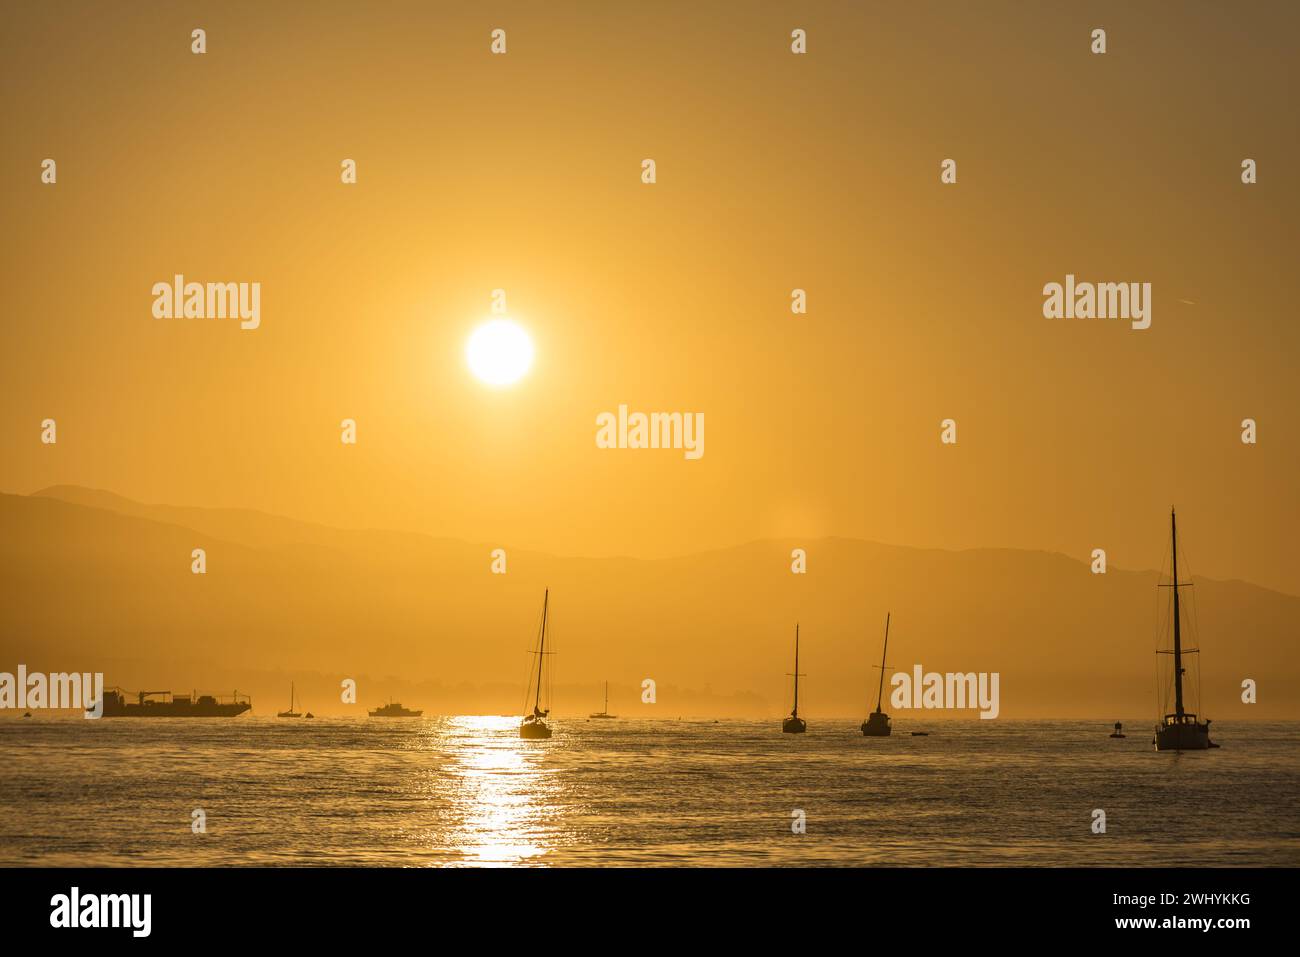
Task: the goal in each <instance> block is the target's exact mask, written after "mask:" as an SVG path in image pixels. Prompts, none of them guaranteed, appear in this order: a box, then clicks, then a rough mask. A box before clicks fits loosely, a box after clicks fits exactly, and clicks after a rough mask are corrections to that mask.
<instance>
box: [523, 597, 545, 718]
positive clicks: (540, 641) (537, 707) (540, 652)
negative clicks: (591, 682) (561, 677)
mask: <svg viewBox="0 0 1300 957" xmlns="http://www.w3.org/2000/svg"><path fill="white" fill-rule="evenodd" d="M550 603H551V590H550V589H549V588H548V589H546V591H545V592H544V593H543V594H542V624H541V628H540V629H539V630H538V633H537V650H536V651H535V652H533V654H535V655H536V656H537V690H536V693H535V694H534V695H533V713H532V714H529V715H525V716H524V720H523V721H521V722H520V723H519V737H521V738H528V739H530V740H537V741H540V740H543V739H545V738H549V737H550V736H551V728H550V726H549V725H548V724H547V723H546V716H547V715H549V714H550V713H551V709H550V708H547V709H546V710H542V679H543V676H544V674H545V670H546V613H547V610H548V609H549V608H550ZM528 680H529V685H528V690H529V691H532V690H533V687H532V675H531V674H530V675H529V676H528ZM525 694H526V692H525Z"/></svg>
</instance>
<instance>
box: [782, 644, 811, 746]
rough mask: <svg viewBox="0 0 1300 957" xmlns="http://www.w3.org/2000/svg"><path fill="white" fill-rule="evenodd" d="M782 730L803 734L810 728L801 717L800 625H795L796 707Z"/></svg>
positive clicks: (783, 722)
mask: <svg viewBox="0 0 1300 957" xmlns="http://www.w3.org/2000/svg"><path fill="white" fill-rule="evenodd" d="M781 730H782V731H784V732H785V733H786V734H803V733H804V732H805V731H807V730H808V723H807V722H806V721H804V719H803V718H801V717H799V625H798V623H796V624H795V626H794V709H793V710H792V711H791V712H790V717H788V718H786V719H785V720H784V721H782V722H781Z"/></svg>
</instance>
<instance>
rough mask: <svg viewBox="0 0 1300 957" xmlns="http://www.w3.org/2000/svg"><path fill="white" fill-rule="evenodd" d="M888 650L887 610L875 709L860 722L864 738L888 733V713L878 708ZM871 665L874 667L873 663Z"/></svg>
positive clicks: (883, 686)
mask: <svg viewBox="0 0 1300 957" xmlns="http://www.w3.org/2000/svg"><path fill="white" fill-rule="evenodd" d="M888 651H889V612H885V647H884V648H882V649H881V651H880V666H879V667H880V687H879V688H878V689H877V690H876V710H875V711H873V712H871V714H869V715H867V720H866V721H863V722H862V735H863V737H866V738H887V737H889V733H890V726H889V715H887V714H885V713H884V712H883V711H881V710H880V705H881V702H882V701H883V700H884V697H885V668H886V667H888V666H887V665H886V664H885V654H886V653H887V652H888ZM872 667H876V666H875V665H873V666H872Z"/></svg>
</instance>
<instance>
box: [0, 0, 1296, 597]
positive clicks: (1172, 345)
mask: <svg viewBox="0 0 1300 957" xmlns="http://www.w3.org/2000/svg"><path fill="white" fill-rule="evenodd" d="M1072 6H1073V7H1074V9H1072V10H1066V9H1064V5H1057V4H1052V5H1047V4H1044V5H1027V4H1002V5H999V4H981V5H966V4H944V5H929V4H927V5H916V4H902V3H900V4H894V5H885V6H883V7H872V8H870V9H869V8H867V7H866V6H864V5H861V4H848V3H846V4H829V3H819V4H805V5H800V4H789V3H770V4H757V3H754V4H743V5H740V4H705V5H699V4H689V3H660V4H654V5H651V6H648V7H644V8H642V7H638V6H635V5H632V4H608V5H604V4H596V3H548V4H546V5H545V7H544V8H543V7H542V6H541V5H537V4H510V3H494V4H492V5H491V6H490V8H483V9H479V8H477V7H476V6H473V5H471V6H468V7H465V8H440V7H437V6H434V5H429V4H425V3H409V4H384V5H381V6H372V5H367V4H312V5H311V6H310V7H301V8H296V7H295V8H291V7H289V6H287V5H281V4H257V3H246V4H223V5H220V6H212V7H209V6H207V5H186V4H179V5H178V4H154V5H146V4H138V5H132V6H131V8H130V9H117V10H115V9H112V8H109V7H96V6H84V7H77V8H76V9H75V16H69V12H70V8H69V7H68V5H65V4H47V5H37V4H25V5H23V6H21V7H19V6H17V5H7V6H6V7H5V9H4V10H3V11H0V18H2V20H3V29H0V54H2V55H0V70H2V71H3V76H4V83H3V88H2V90H0V101H2V103H3V112H4V115H5V117H6V122H5V149H4V151H3V154H2V155H0V208H3V210H4V221H5V224H6V228H5V230H4V232H3V240H2V241H3V244H4V248H3V262H4V272H5V280H4V290H5V299H6V314H7V318H6V321H5V322H4V324H3V327H2V332H0V336H2V337H3V338H2V340H0V341H2V348H0V371H2V372H3V375H0V399H2V401H0V446H2V447H3V449H4V465H3V470H2V471H0V488H3V489H4V490H5V491H12V492H30V491H33V490H35V489H39V488H42V487H45V486H49V485H53V484H58V483H71V484H79V485H86V486H93V487H100V488H106V489H111V490H113V491H115V492H118V493H121V494H123V495H127V496H130V497H132V498H135V499H138V500H143V501H149V502H170V503H178V504H192V505H202V506H242V507H251V508H258V509H264V510H267V511H270V512H275V513H279V514H285V515H290V516H294V517H299V518H304V519H310V520H314V521H320V522H323V523H326V524H330V525H336V526H345V527H351V526H379V527H391V528H400V529H412V530H419V531H425V532H430V533H434V534H438V535H445V536H451V537H457V538H464V539H467V540H471V541H475V542H500V543H504V544H510V545H513V546H516V547H520V548H535V549H544V550H548V551H553V552H560V553H568V554H581V555H608V554H631V555H638V556H660V555H666V554H677V553H686V552H692V551H698V550H703V549H707V548H713V547H720V546H724V545H729V544H734V543H739V542H744V541H749V540H751V539H756V538H763V537H775V536H783V537H799V536H809V537H813V536H826V535H839V536H853V537H861V538H868V539H875V540H880V541H886V542H897V543H902V544H907V545H922V546H936V547H944V548H964V547H974V546H1013V547H1023V548H1041V549H1049V550H1057V551H1062V552H1065V553H1067V554H1070V555H1073V556H1076V557H1084V556H1086V555H1087V554H1088V552H1089V551H1090V550H1091V549H1092V548H1094V547H1104V548H1106V549H1107V551H1108V553H1109V555H1110V560H1111V562H1113V563H1114V564H1115V565H1117V566H1121V567H1128V568H1150V567H1155V566H1157V565H1158V563H1159V562H1160V560H1161V558H1162V555H1163V550H1164V548H1165V543H1166V524H1167V519H1168V508H1169V506H1170V505H1171V504H1176V505H1177V506H1178V508H1179V514H1180V517H1181V516H1185V517H1186V518H1185V521H1186V523H1187V538H1186V545H1187V548H1188V550H1189V554H1190V557H1191V559H1192V562H1193V567H1194V571H1195V572H1197V573H1199V574H1203V575H1209V576H1216V577H1223V578H1233V577H1239V578H1244V579H1247V580H1250V581H1252V582H1256V583H1258V584H1262V585H1266V586H1269V587H1273V588H1277V589H1281V590H1284V591H1288V592H1290V593H1293V594H1300V550H1298V549H1296V548H1295V545H1294V543H1295V541H1296V540H1297V538H1298V537H1300V536H1298V534H1297V533H1298V532H1300V519H1298V518H1297V510H1296V508H1295V483H1296V476H1297V475H1298V474H1300V453H1298V452H1297V448H1300V444H1298V442H1297V438H1298V437H1297V434H1296V422H1295V413H1296V410H1297V409H1300V385H1298V384H1297V378H1296V376H1295V370H1294V367H1295V357H1296V355H1297V346H1300V331H1298V330H1297V324H1296V321H1295V315H1294V293H1293V290H1294V282H1295V280H1294V274H1295V263H1296V259H1297V243H1296V227H1295V223H1296V221H1297V213H1300V209H1298V206H1300V187H1297V185H1296V184H1297V178H1296V176H1295V175H1294V169H1295V166H1296V155H1297V145H1298V143H1297V140H1298V139H1300V135H1298V133H1297V124H1296V122H1295V96H1294V94H1295V90H1296V89H1297V88H1300V83H1298V82H1297V81H1298V80H1300V77H1297V69H1298V68H1297V66H1296V62H1295V58H1294V55H1293V54H1294V51H1293V45H1294V40H1293V38H1294V36H1295V34H1296V30H1297V27H1298V26H1300V14H1297V12H1296V8H1295V7H1294V6H1292V5H1288V4H1281V3H1279V4H1251V5H1250V6H1249V8H1248V10H1247V11H1244V12H1243V10H1242V9H1241V8H1236V7H1223V8H1216V7H1214V6H1212V5H1209V4H1181V3H1180V4H1156V3H1151V4H1143V5H1141V6H1140V8H1139V9H1133V8H1132V7H1133V5H1130V4H1113V5H1108V4H1089V5H1087V6H1085V5H1082V4H1076V5H1072ZM1173 10H1177V14H1178V16H1177V20H1178V28H1177V29H1176V30H1175V29H1172V28H1171V26H1170V23H1171V11H1173ZM196 26H201V27H203V28H205V29H206V30H207V33H208V48H209V52H208V53H207V54H205V55H202V56H195V55H193V54H191V53H190V46H189V45H190V40H189V34H190V30H191V29H193V28H194V27H196ZM1096 26H1103V27H1105V28H1106V29H1107V31H1108V43H1109V52H1108V53H1107V54H1106V55H1104V56H1094V55H1092V54H1091V53H1090V52H1089V32H1090V31H1091V29H1092V28H1093V27H1096ZM494 27H503V28H505V29H506V30H507V31H508V38H509V52H508V54H507V55H505V56H492V55H491V54H490V53H489V52H488V43H489V36H488V35H489V31H490V30H491V29H492V28H494ZM795 27H802V28H804V29H806V30H807V31H808V35H809V53H808V54H807V55H805V56H794V55H792V54H791V53H790V52H789V33H790V30H791V29H793V28H795ZM46 157H53V158H55V159H56V160H57V162H58V183H57V185H54V186H47V185H43V184H42V183H41V182H40V179H39V176H40V162H41V160H42V159H44V158H46ZM647 157H650V158H654V159H655V160H656V162H657V164H658V183H657V184H655V185H654V186H645V185H643V184H642V183H641V182H640V163H641V160H642V159H644V158H647ZM947 157H952V158H954V159H956V160H957V162H958V183H957V185H955V186H942V185H941V184H940V182H939V163H940V161H941V160H943V159H944V158H947ZM1244 157H1252V158H1254V159H1256V160H1257V161H1258V164H1259V182H1258V184H1256V185H1253V186H1244V185H1242V184H1241V182H1240V178H1239V175H1240V163H1241V160H1242V159H1243V158H1244ZM344 158H353V159H356V161H357V163H358V179H359V182H358V183H357V185H355V186H344V185H342V184H340V182H339V163H340V161H341V160H342V159H344ZM175 273H183V274H185V275H186V277H187V278H190V279H195V280H198V281H259V282H261V284H262V323H261V328H259V329H258V330H256V331H241V330H239V329H238V327H237V326H236V325H235V324H232V323H228V322H205V321H188V322H187V321H183V320H176V321H167V320H155V319H153V318H152V316H151V312H150V307H151V302H152V297H151V295H150V288H151V286H152V285H153V283H155V282H158V281H168V280H170V278H171V277H172V276H173V275H174V274H175ZM1066 273H1073V274H1075V275H1077V276H1078V277H1079V278H1080V279H1089V280H1094V281H1134V282H1150V283H1152V287H1153V322H1152V327H1151V328H1150V329H1149V330H1146V331H1141V332H1138V331H1132V330H1130V329H1129V328H1128V326H1127V324H1124V323H1104V322H1091V323H1090V322H1086V321H1082V320H1080V321H1068V320H1048V319H1044V318H1043V316H1042V312H1041V308H1042V294H1041V289H1042V287H1043V285H1044V284H1045V283H1048V282H1053V281H1055V282H1061V281H1062V280H1063V279H1064V277H1065V275H1066ZM796 287H800V288H804V289H806V290H807V291H808V296H809V314H808V315H807V316H801V317H796V316H792V315H791V314H790V311H789V301H790V298H789V297H790V291H791V290H792V289H793V288H796ZM494 288H504V289H505V290H506V291H507V294H508V297H509V307H510V309H509V311H510V313H511V315H512V316H513V317H514V318H516V319H517V320H519V321H520V322H522V323H523V324H525V325H526V327H527V328H528V329H529V331H530V332H531V333H532V336H533V339H534V342H535V345H536V349H537V362H536V365H535V367H534V369H533V371H532V372H531V374H530V375H529V376H528V377H527V378H526V379H525V380H524V381H523V382H522V383H521V384H520V385H518V386H517V387H515V388H512V389H508V390H503V391H499V392H492V391H490V390H488V389H485V388H484V387H482V386H481V385H479V384H478V383H476V382H475V381H474V380H473V379H472V378H471V377H470V375H469V373H468V371H467V370H466V367H465V363H464V360H463V346H464V342H465V339H466V337H467V336H468V334H469V332H470V331H471V329H472V328H473V327H474V325H475V324H476V323H477V322H478V321H480V320H481V319H483V318H485V317H486V316H487V314H488V308H489V296H490V293H491V290H493V289H494ZM620 403H626V404H628V405H629V406H630V407H631V408H633V409H639V410H644V411H699V412H703V413H705V415H706V418H707V423H708V425H707V451H706V454H705V455H704V457H703V458H702V459H700V460H699V461H688V460H686V459H685V458H684V457H683V456H682V455H681V454H680V453H679V452H671V451H665V452H658V451H655V452H651V451H644V452H633V451H610V450H601V449H598V448H596V445H595V442H594V435H595V416H596V415H597V414H598V413H599V412H602V411H608V410H615V409H617V407H618V405H619V404H620ZM1247 416H1250V417H1253V418H1255V419H1256V420H1257V421H1258V422H1259V435H1260V440H1259V444H1258V445H1256V446H1253V447H1250V446H1245V445H1243V444H1242V443H1241V442H1240V440H1239V433H1240V428H1239V423H1240V421H1241V420H1242V419H1243V418H1244V417H1247ZM46 417H53V418H55V419H57V421H58V428H59V441H58V444H57V446H54V447H49V446H43V445H41V444H40V441H39V439H40V422H41V420H42V419H44V418H46ZM349 417H350V418H354V419H356V420H357V423H358V429H359V441H358V444H357V445H356V446H355V447H347V446H343V445H342V444H341V443H340V442H339V430H338V425H339V421H340V420H341V419H343V418H349ZM947 417H952V418H954V419H956V420H957V422H958V428H959V433H958V435H959V441H958V444H957V445H956V446H955V447H945V446H943V445H941V444H940V442H939V423H940V420H941V419H943V418H947ZM1181 524H1182V523H1181V522H1180V525H1181Z"/></svg>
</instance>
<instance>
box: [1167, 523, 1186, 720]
mask: <svg viewBox="0 0 1300 957" xmlns="http://www.w3.org/2000/svg"><path fill="white" fill-rule="evenodd" d="M1169 528H1170V532H1171V535H1172V539H1173V554H1174V560H1173V573H1174V713H1175V714H1177V715H1178V717H1180V718H1181V717H1182V716H1183V633H1182V627H1181V624H1180V621H1179V619H1181V618H1182V615H1181V614H1180V613H1179V611H1178V522H1177V520H1176V519H1175V518H1174V510H1173V509H1172V508H1171V509H1170V510H1169Z"/></svg>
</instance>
